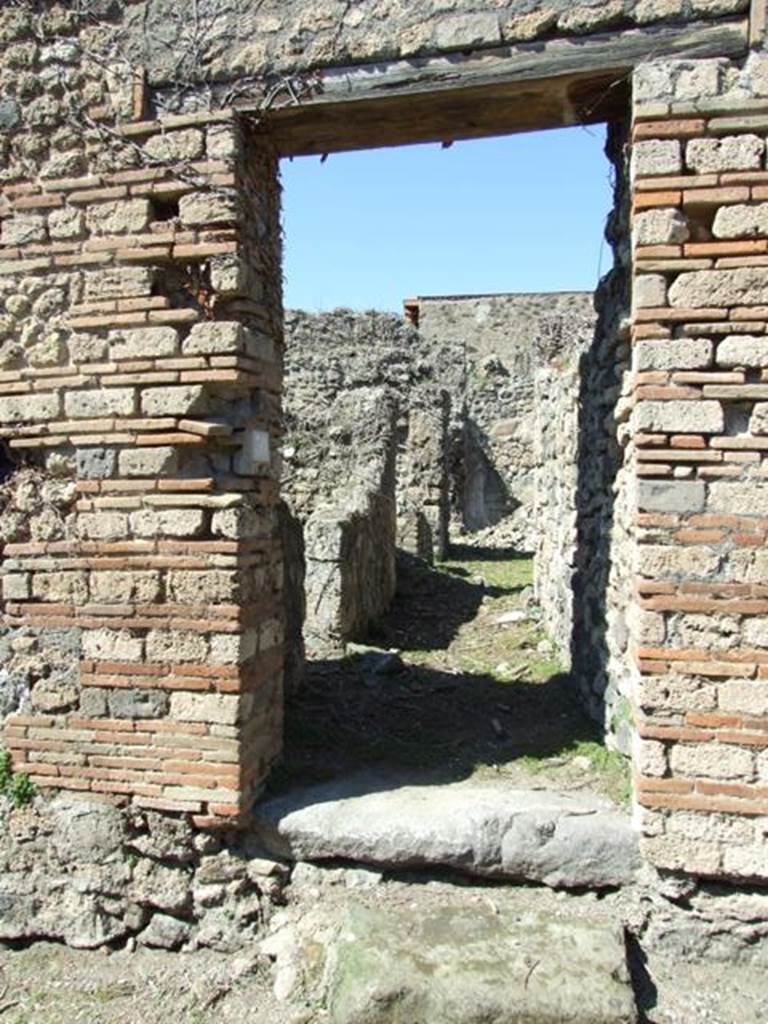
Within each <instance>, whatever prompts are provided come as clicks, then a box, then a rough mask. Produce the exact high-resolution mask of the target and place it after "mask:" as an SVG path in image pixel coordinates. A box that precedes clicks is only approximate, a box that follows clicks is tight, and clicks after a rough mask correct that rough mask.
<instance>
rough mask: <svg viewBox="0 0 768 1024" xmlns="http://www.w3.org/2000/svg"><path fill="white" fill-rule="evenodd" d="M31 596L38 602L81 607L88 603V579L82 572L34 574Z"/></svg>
mask: <svg viewBox="0 0 768 1024" xmlns="http://www.w3.org/2000/svg"><path fill="white" fill-rule="evenodd" d="M32 596H33V597H34V598H35V599H36V600H38V601H54V602H58V601H62V602H64V603H65V604H76V605H83V604H86V603H87V601H88V577H87V575H86V574H85V573H83V572H36V573H34V574H33V576H32Z"/></svg>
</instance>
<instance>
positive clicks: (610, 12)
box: [557, 0, 624, 33]
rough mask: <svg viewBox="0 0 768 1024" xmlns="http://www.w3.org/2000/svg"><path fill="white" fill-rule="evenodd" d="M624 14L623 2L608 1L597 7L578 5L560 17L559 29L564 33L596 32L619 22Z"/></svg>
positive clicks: (616, 0)
mask: <svg viewBox="0 0 768 1024" xmlns="http://www.w3.org/2000/svg"><path fill="white" fill-rule="evenodd" d="M623 13H624V4H623V3H622V2H621V0H608V2H607V3H601V4H599V5H598V6H597V7H592V6H589V5H587V4H576V5H575V6H573V7H569V8H568V9H567V10H566V11H565V13H564V14H561V15H560V17H559V19H558V22H557V27H558V28H559V29H561V30H562V31H563V32H579V33H581V32H594V31H595V30H596V29H598V28H603V27H607V26H609V25H610V24H611V23H612V22H614V21H617V20H618V19H620V18H621V17H622V16H623Z"/></svg>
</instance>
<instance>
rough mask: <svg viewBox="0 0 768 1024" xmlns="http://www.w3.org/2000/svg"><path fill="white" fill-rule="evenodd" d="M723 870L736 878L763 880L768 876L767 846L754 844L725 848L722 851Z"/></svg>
mask: <svg viewBox="0 0 768 1024" xmlns="http://www.w3.org/2000/svg"><path fill="white" fill-rule="evenodd" d="M723 869H724V871H725V873H726V874H727V875H731V876H733V877H736V878H760V879H765V878H766V876H768V845H766V844H765V843H755V844H753V845H751V846H736V847H726V848H725V850H723Z"/></svg>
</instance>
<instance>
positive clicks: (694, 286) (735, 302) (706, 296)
mask: <svg viewBox="0 0 768 1024" xmlns="http://www.w3.org/2000/svg"><path fill="white" fill-rule="evenodd" d="M669 304H670V305H671V306H673V307H674V308H676V309H698V308H701V307H705V308H706V307H712V306H722V307H724V308H725V307H728V306H765V305H768V267H738V268H736V269H735V270H691V271H688V272H686V273H683V274H680V275H679V277H678V278H677V279H676V280H675V281H674V283H673V284H672V285H671V286H670V289H669Z"/></svg>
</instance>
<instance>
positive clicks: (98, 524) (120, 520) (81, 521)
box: [77, 511, 128, 540]
mask: <svg viewBox="0 0 768 1024" xmlns="http://www.w3.org/2000/svg"><path fill="white" fill-rule="evenodd" d="M77 532H78V534H79V535H80V536H81V537H85V538H87V539H89V540H125V539H126V538H127V537H128V517H127V516H126V515H125V514H124V513H122V512H111V511H99V512H81V513H80V514H79V515H78V517H77Z"/></svg>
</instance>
